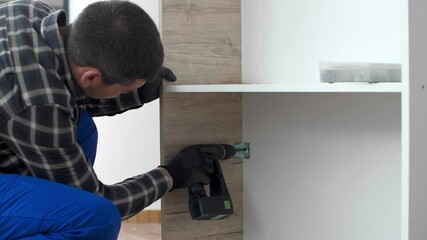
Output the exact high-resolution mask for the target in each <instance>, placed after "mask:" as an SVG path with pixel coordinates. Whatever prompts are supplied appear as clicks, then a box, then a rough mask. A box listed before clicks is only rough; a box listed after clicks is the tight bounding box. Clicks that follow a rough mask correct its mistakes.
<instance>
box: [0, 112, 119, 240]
mask: <svg viewBox="0 0 427 240" xmlns="http://www.w3.org/2000/svg"><path fill="white" fill-rule="evenodd" d="M76 134H77V141H78V142H79V144H80V145H81V146H82V148H83V151H84V152H85V154H86V155H87V157H88V160H89V161H90V162H91V164H93V163H94V160H95V155H96V144H97V139H98V137H97V130H96V126H95V123H94V122H93V120H92V117H91V116H90V115H89V114H88V113H87V112H85V111H83V112H82V114H81V116H80V119H79V125H78V128H77V132H76ZM120 224H121V219H120V213H119V211H118V209H117V207H116V206H115V205H114V204H113V203H111V202H110V201H109V200H107V199H105V198H103V197H100V196H98V195H95V194H93V193H90V192H86V191H84V190H81V189H78V188H75V187H71V186H67V185H64V184H59V183H56V182H52V181H48V180H43V179H39V178H33V177H27V176H20V175H16V174H0V239H2V240H3V239H5V240H10V239H25V240H29V239H34V240H37V239H64V240H65V239H67V240H73V239H88V240H97V239H100V240H109V239H117V236H118V233H119V231H120Z"/></svg>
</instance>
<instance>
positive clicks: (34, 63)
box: [0, 0, 219, 240]
mask: <svg viewBox="0 0 427 240" xmlns="http://www.w3.org/2000/svg"><path fill="white" fill-rule="evenodd" d="M162 63H163V47H162V44H161V41H160V36H159V33H158V31H157V29H156V26H155V25H154V23H153V21H152V20H151V19H150V18H149V16H148V15H147V14H146V13H145V12H144V11H143V10H142V9H141V8H139V7H138V6H137V5H135V4H132V3H129V2H126V1H104V2H97V3H94V4H91V5H89V6H88V7H87V8H86V9H84V10H83V12H82V13H81V14H80V15H79V17H78V18H77V19H76V21H75V22H73V23H72V24H70V25H66V15H65V13H64V11H62V10H59V11H55V10H54V9H52V8H51V7H50V6H48V5H47V4H45V3H43V2H41V1H28V0H22V1H13V2H9V3H6V4H4V5H1V6H0V239H92V240H93V239H116V238H117V235H118V232H119V229H120V221H121V219H125V218H128V217H130V216H132V215H134V214H136V213H138V212H139V211H141V210H142V209H143V208H145V207H146V206H148V205H150V204H151V203H152V202H154V201H156V200H158V199H159V198H160V197H162V196H163V195H164V194H166V193H167V192H168V191H170V190H173V189H177V188H183V187H188V186H191V185H193V184H195V183H199V182H202V183H208V182H209V174H211V173H212V171H213V166H212V162H213V160H214V159H216V158H219V153H218V150H217V149H216V148H215V147H214V146H213V145H194V146H189V147H187V148H184V149H183V150H181V152H180V153H179V154H178V155H177V156H175V157H173V158H171V159H170V160H169V161H168V162H167V164H166V165H164V166H161V167H159V168H157V169H153V170H151V171H149V172H147V173H144V174H141V175H138V176H134V177H132V178H129V179H127V180H125V181H123V182H120V183H117V184H114V185H104V184H102V182H100V181H99V180H98V179H97V177H96V174H95V172H94V170H93V168H92V164H93V161H94V158H95V154H94V149H95V146H96V138H97V137H96V128H95V127H94V124H93V122H92V119H91V116H101V115H114V114H117V113H122V112H124V111H126V110H129V109H134V108H138V107H141V106H142V105H143V104H144V103H147V102H150V101H152V100H154V99H156V98H158V94H159V86H160V85H161V81H162V78H166V79H167V80H170V81H174V80H175V76H174V75H173V73H172V72H171V71H170V70H169V69H167V68H162ZM87 127H89V128H87ZM87 129H89V132H88V131H87ZM118 151H119V150H118Z"/></svg>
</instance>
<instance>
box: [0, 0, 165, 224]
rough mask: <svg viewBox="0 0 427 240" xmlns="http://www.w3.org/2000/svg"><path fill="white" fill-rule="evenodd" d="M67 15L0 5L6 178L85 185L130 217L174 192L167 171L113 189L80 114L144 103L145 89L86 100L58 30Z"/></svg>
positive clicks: (0, 154) (29, 4)
mask: <svg viewBox="0 0 427 240" xmlns="http://www.w3.org/2000/svg"><path fill="white" fill-rule="evenodd" d="M65 25H66V14H65V12H64V11H63V10H59V11H56V10H54V9H53V8H52V7H50V6H48V5H47V4H45V3H43V2H39V1H15V2H9V3H6V4H3V5H0V174H7V173H9V174H19V175H27V176H33V177H37V178H43V179H48V180H51V181H55V182H58V183H62V184H67V185H70V186H74V187H78V188H81V189H84V190H86V191H89V192H93V193H96V194H98V195H101V196H103V197H105V198H107V199H110V200H111V201H112V202H113V203H114V204H115V205H116V206H117V207H118V208H119V210H120V212H121V215H122V217H123V218H128V217H130V216H132V215H134V214H136V213H137V212H139V211H140V210H142V209H143V208H145V207H146V206H148V205H150V204H151V203H153V202H154V201H156V200H157V199H159V198H160V197H162V196H163V195H164V194H165V193H166V192H167V191H168V190H169V188H170V187H171V186H170V183H169V181H168V179H167V176H166V175H165V174H164V172H163V170H161V169H154V170H151V171H149V172H147V173H145V174H141V175H138V176H135V177H133V178H130V179H127V180H125V181H123V182H120V183H117V184H114V185H104V184H103V183H102V182H100V181H99V180H98V179H97V177H96V175H95V172H94V170H93V168H92V167H91V165H90V164H88V161H87V159H86V157H85V155H84V153H83V151H82V149H81V147H80V146H79V145H78V143H77V142H76V136H75V130H76V124H77V120H78V115H79V109H80V108H86V109H87V110H88V111H89V112H90V113H91V114H92V115H93V116H101V115H113V114H116V113H120V112H123V111H126V110H128V109H133V108H138V107H141V106H142V105H143V103H142V102H141V101H140V95H139V94H142V93H138V91H134V92H131V93H125V94H121V95H120V96H119V97H118V98H116V99H108V100H93V99H87V98H86V96H85V95H84V94H83V92H82V90H81V89H80V88H79V86H78V85H77V84H76V82H75V80H74V79H73V78H72V75H71V73H70V69H69V67H68V62H67V57H66V55H65V50H64V44H63V40H62V38H61V35H60V32H59V27H60V26H65Z"/></svg>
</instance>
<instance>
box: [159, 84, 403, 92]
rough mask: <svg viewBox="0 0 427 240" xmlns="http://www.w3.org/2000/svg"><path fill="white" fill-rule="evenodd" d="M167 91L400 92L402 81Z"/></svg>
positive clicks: (166, 87)
mask: <svg viewBox="0 0 427 240" xmlns="http://www.w3.org/2000/svg"><path fill="white" fill-rule="evenodd" d="M163 91H164V92H167V93H174V92H176V93H180V92H182V93H184V92H379V93H380V92H397V93H399V92H402V83H319V84H315V85H302V84H207V85H172V84H168V85H164V86H163Z"/></svg>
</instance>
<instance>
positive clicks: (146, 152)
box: [69, 0, 160, 209]
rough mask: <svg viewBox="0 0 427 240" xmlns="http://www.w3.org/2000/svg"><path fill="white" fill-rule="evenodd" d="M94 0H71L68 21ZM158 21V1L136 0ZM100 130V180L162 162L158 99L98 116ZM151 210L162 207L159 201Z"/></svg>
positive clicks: (115, 179)
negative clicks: (137, 107) (125, 109)
mask: <svg viewBox="0 0 427 240" xmlns="http://www.w3.org/2000/svg"><path fill="white" fill-rule="evenodd" d="M92 2H96V1H94V0H90V1H70V12H69V20H70V22H72V21H73V20H74V19H75V18H76V17H77V15H78V13H79V12H81V10H83V9H84V7H86V6H87V5H89V4H90V3H92ZM132 2H134V3H137V4H138V5H140V6H141V7H142V8H143V9H144V10H145V11H146V12H147V13H148V14H149V15H150V16H151V18H153V20H154V22H155V23H156V24H157V26H158V23H159V2H158V1H157V0H155V1H153V0H134V1H132ZM95 122H96V125H97V127H98V131H99V142H98V152H97V157H96V161H95V171H96V173H97V175H98V177H99V179H100V180H101V181H103V182H104V183H106V184H112V183H116V182H119V181H122V180H124V179H126V178H129V177H132V176H134V175H138V174H141V173H144V172H147V171H149V170H151V169H153V168H155V167H157V166H158V165H159V163H160V119H159V100H156V101H154V102H151V103H149V104H146V105H144V106H143V107H142V108H140V109H137V110H132V111H128V112H126V113H123V114H120V115H118V116H114V117H99V118H95ZM148 208H149V209H160V201H158V202H155V203H153V204H152V205H151V206H150V207H148Z"/></svg>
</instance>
